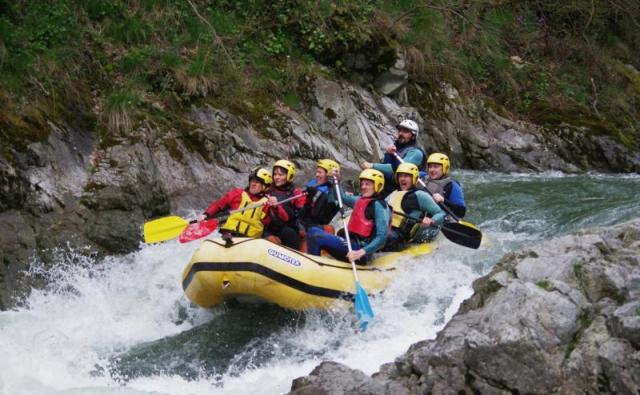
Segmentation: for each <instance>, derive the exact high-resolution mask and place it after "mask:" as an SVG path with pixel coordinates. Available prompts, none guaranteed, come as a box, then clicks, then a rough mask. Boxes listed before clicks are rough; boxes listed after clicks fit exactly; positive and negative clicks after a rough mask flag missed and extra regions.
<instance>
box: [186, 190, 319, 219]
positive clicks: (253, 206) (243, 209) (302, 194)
mask: <svg viewBox="0 0 640 395" xmlns="http://www.w3.org/2000/svg"><path fill="white" fill-rule="evenodd" d="M306 194H307V193H306V192H303V193H301V194H299V195H295V196H291V197H288V198H286V199H282V200H280V201H278V203H276V204H274V205H273V206H272V207H275V206H279V205H281V204H284V203H286V202H290V201H292V200H295V199H298V198H300V197H302V196H304V195H306ZM265 204H267V202H262V203H255V204H250V205H248V206H245V207H242V208H237V209H235V210H230V211H223V212H221V213H217V214H214V215H212V216H207V219H209V218H220V217H226V216H227V215H231V214H235V213H241V212H243V211H246V210H251V209H254V208H258V207H262V206H264V205H265ZM194 221H195V220H194ZM194 221H191V222H189V223H191V224H192V223H194ZM196 222H197V221H196Z"/></svg>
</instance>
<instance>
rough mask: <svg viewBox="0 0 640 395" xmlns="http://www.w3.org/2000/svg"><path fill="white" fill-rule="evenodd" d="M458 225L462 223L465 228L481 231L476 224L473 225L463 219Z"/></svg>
mask: <svg viewBox="0 0 640 395" xmlns="http://www.w3.org/2000/svg"><path fill="white" fill-rule="evenodd" d="M458 223H460V224H462V225H464V226H468V227H470V228H473V229H475V230H480V228H478V227H477V226H475V225H474V224H472V223H471V222H467V221H465V220H462V219H461V220H460V221H458Z"/></svg>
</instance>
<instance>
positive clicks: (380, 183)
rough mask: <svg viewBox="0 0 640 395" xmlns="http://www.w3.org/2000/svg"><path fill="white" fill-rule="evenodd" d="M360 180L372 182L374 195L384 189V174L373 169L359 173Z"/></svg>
mask: <svg viewBox="0 0 640 395" xmlns="http://www.w3.org/2000/svg"><path fill="white" fill-rule="evenodd" d="M359 178H360V180H369V181H373V191H374V192H375V193H380V192H382V189H383V188H384V174H382V172H380V171H378V170H375V169H365V170H362V172H361V173H360V177H359Z"/></svg>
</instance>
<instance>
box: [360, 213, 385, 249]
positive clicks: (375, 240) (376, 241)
mask: <svg viewBox="0 0 640 395" xmlns="http://www.w3.org/2000/svg"><path fill="white" fill-rule="evenodd" d="M373 204H374V205H375V206H374V209H375V221H376V233H375V234H374V235H373V237H372V238H371V240H370V241H369V243H367V244H366V245H365V246H364V247H363V248H364V251H365V252H366V253H367V254H368V255H371V254H373V253H374V252H376V251H378V250H379V249H381V248H382V247H383V246H384V243H385V240H386V238H387V230H388V229H389V209H388V208H387V207H384V205H383V204H382V203H381V202H378V201H376V202H374V203H373Z"/></svg>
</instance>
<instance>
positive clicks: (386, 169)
mask: <svg viewBox="0 0 640 395" xmlns="http://www.w3.org/2000/svg"><path fill="white" fill-rule="evenodd" d="M373 169H374V170H378V171H380V172H382V174H384V178H385V180H388V179H389V178H393V167H392V166H391V164H389V163H374V164H373Z"/></svg>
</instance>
